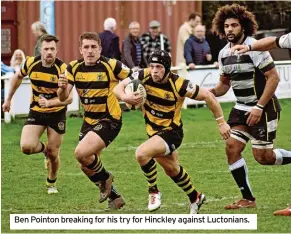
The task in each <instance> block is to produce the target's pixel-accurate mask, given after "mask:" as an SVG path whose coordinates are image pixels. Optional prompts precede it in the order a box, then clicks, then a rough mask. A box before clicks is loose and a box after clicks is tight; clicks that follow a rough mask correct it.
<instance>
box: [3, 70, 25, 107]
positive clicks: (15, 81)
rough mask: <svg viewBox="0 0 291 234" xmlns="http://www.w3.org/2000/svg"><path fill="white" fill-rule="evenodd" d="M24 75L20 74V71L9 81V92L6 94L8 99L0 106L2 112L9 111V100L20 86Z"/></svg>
mask: <svg viewBox="0 0 291 234" xmlns="http://www.w3.org/2000/svg"><path fill="white" fill-rule="evenodd" d="M23 77H24V75H23V74H22V73H21V71H17V72H16V73H15V74H14V75H13V76H12V78H11V79H10V90H9V93H8V97H7V99H6V100H5V102H4V103H3V105H2V109H3V111H4V112H6V111H7V112H9V111H10V106H11V100H12V98H13V96H14V94H15V92H16V90H17V89H18V88H19V86H20V85H21V82H22V80H23Z"/></svg>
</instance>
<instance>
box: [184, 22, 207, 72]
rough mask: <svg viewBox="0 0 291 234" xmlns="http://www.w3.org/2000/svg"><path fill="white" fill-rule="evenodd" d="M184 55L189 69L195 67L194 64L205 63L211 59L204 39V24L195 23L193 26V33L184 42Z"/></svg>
mask: <svg viewBox="0 0 291 234" xmlns="http://www.w3.org/2000/svg"><path fill="white" fill-rule="evenodd" d="M184 56H185V59H186V64H187V65H189V68H190V69H195V65H206V64H208V63H209V62H210V61H211V59H212V56H211V52H210V47H209V44H208V42H207V41H206V40H205V26H203V25H197V26H196V27H195V28H194V35H191V36H190V38H189V39H187V41H186V43H185V47H184Z"/></svg>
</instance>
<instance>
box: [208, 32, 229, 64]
mask: <svg viewBox="0 0 291 234" xmlns="http://www.w3.org/2000/svg"><path fill="white" fill-rule="evenodd" d="M206 41H207V42H208V43H209V46H210V50H211V55H212V60H211V63H214V65H215V66H216V67H218V54H219V51H220V50H222V49H223V47H224V46H225V45H226V44H227V41H226V39H225V38H221V37H220V36H219V35H218V34H217V33H216V32H215V31H214V30H213V29H211V30H209V31H208V32H207V33H206Z"/></svg>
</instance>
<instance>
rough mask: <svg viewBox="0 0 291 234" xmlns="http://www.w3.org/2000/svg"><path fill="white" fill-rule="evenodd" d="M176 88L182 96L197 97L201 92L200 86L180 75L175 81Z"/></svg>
mask: <svg viewBox="0 0 291 234" xmlns="http://www.w3.org/2000/svg"><path fill="white" fill-rule="evenodd" d="M175 86H176V90H177V92H178V94H179V96H180V97H188V98H191V99H195V98H196V97H197V95H198V92H199V86H198V85H196V84H193V83H192V82H191V81H190V80H186V79H183V78H181V77H179V78H178V79H177V80H176V81H175Z"/></svg>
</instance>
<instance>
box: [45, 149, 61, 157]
mask: <svg viewBox="0 0 291 234" xmlns="http://www.w3.org/2000/svg"><path fill="white" fill-rule="evenodd" d="M58 155H59V148H55V147H50V146H48V147H47V148H46V156H47V157H48V158H49V159H51V160H55V159H56V158H57V157H58Z"/></svg>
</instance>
